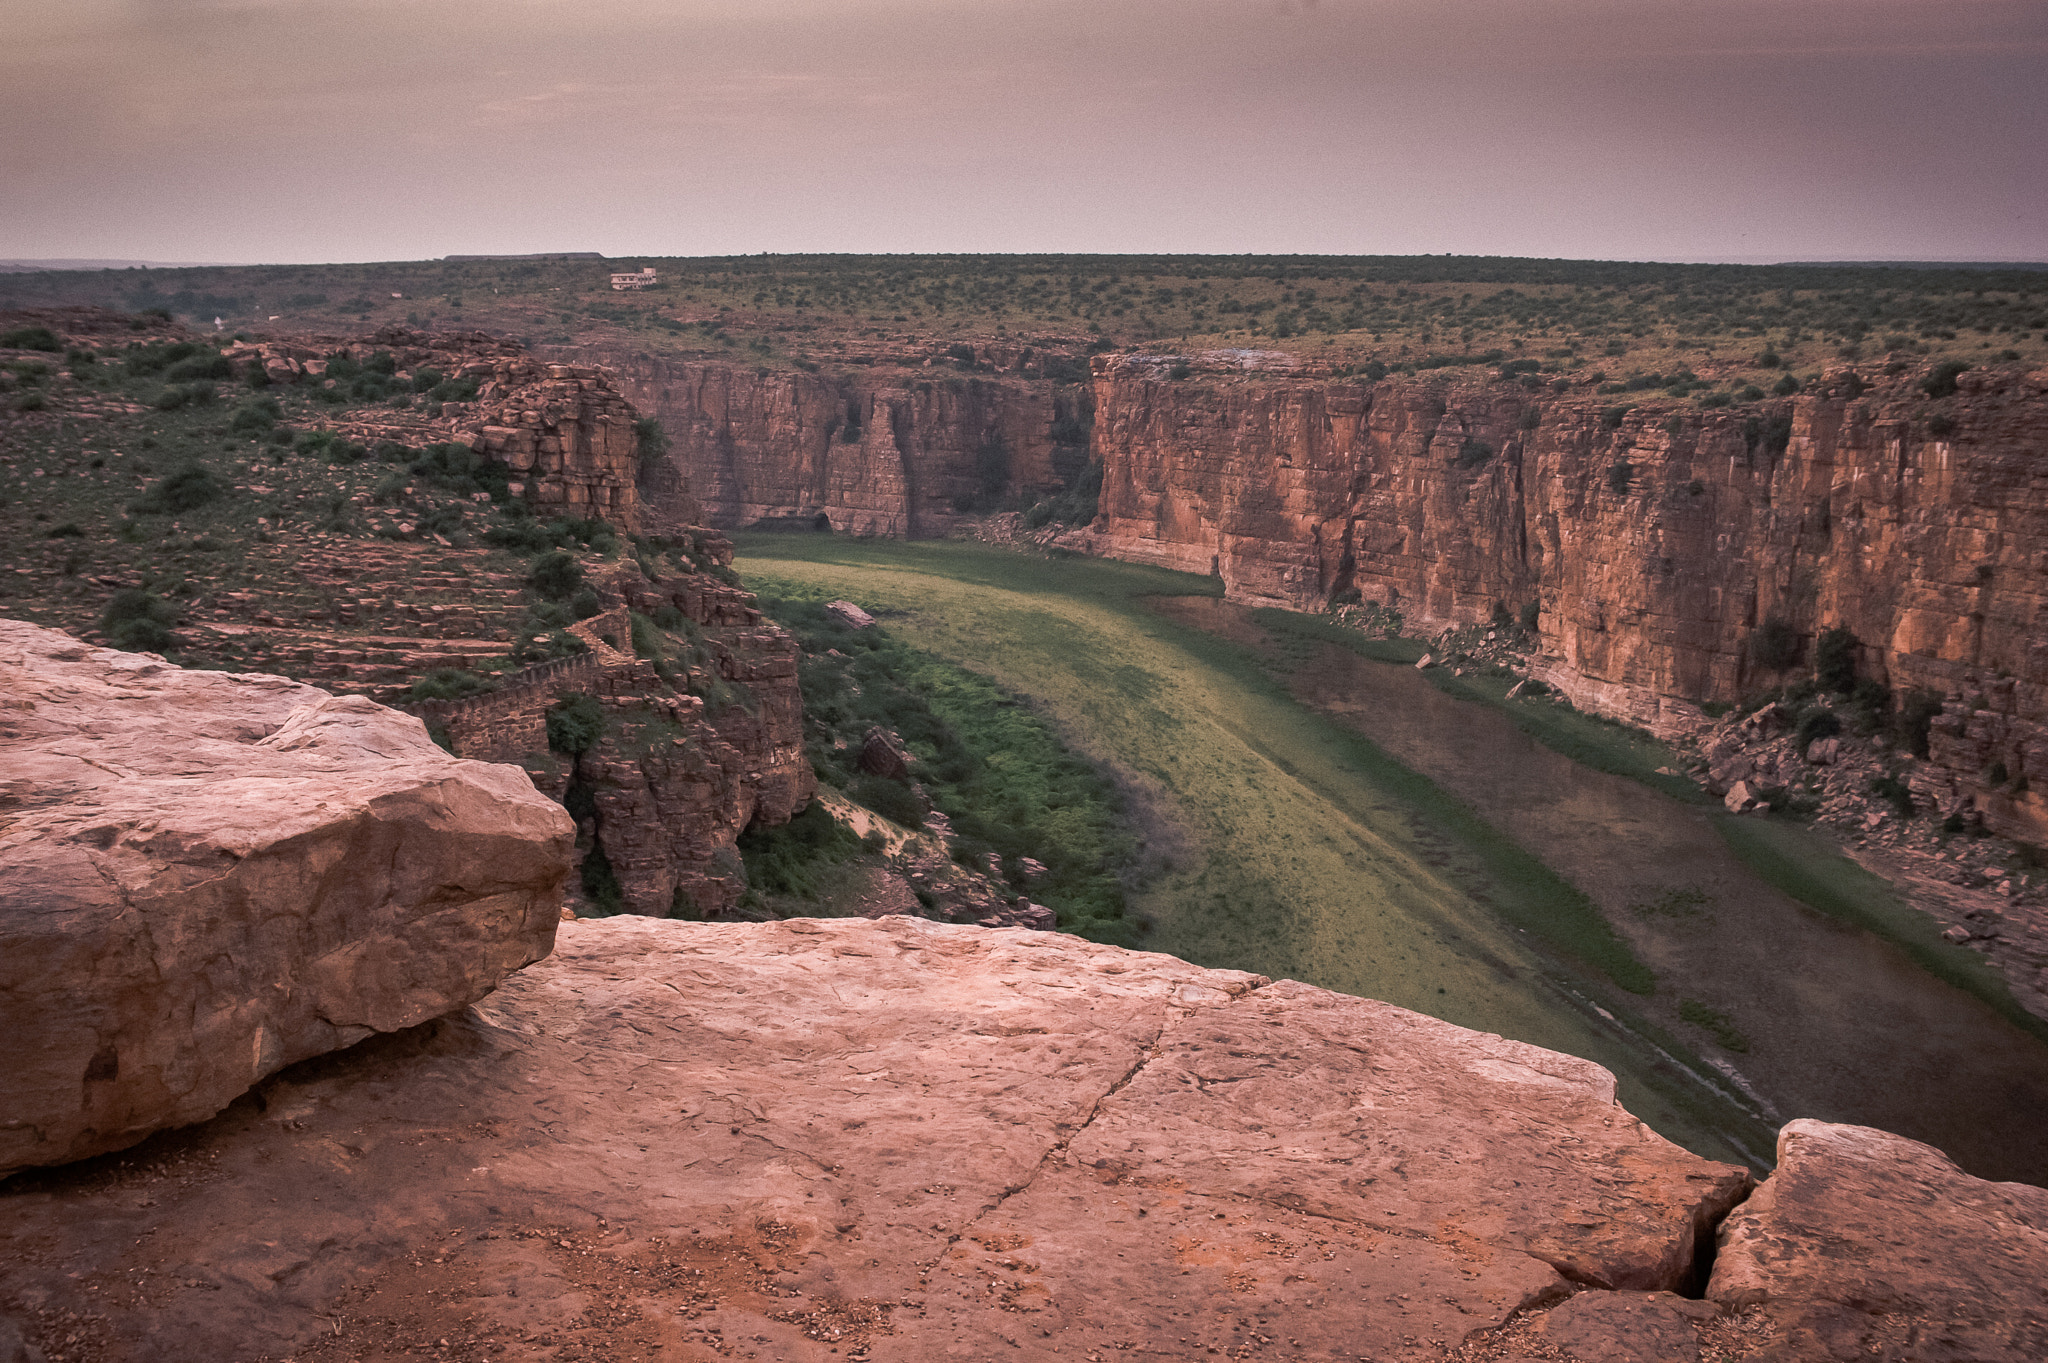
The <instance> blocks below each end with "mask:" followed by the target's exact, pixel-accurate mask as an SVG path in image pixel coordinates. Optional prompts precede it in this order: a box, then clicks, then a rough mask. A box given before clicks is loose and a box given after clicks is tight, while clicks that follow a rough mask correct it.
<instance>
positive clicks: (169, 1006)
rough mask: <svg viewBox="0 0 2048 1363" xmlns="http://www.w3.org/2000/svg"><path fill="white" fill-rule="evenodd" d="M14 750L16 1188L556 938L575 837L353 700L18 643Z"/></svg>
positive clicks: (9, 1112) (9, 1095)
mask: <svg viewBox="0 0 2048 1363" xmlns="http://www.w3.org/2000/svg"><path fill="white" fill-rule="evenodd" d="M0 754H4V758H0V883H4V885H5V891H4V894H0V939H4V942H5V948H4V950H0V1035H5V1036H6V1038H7V1041H8V1046H9V1050H10V1057H9V1060H8V1062H7V1064H6V1066H5V1068H4V1070H0V1174H4V1173H6V1172H9V1171H12V1170H14V1169H17V1168H20V1167H22V1166H25V1165H37V1164H52V1163H57V1162H60V1161H64V1160H74V1159H78V1158H80V1157H82V1156H86V1155H92V1154H97V1153H99V1152H101V1151H106V1150H115V1149H120V1148H122V1147H124V1146H127V1145H131V1144H133V1143H134V1142H136V1141H138V1140H140V1139H142V1138H143V1137H145V1136H147V1135H148V1134H149V1133H151V1132H153V1131H157V1130H160V1129H163V1128H165V1127H171V1126H179V1125H183V1124H186V1123H190V1122H196V1121H202V1120H204V1119H206V1118H208V1117H211V1116H213V1115H214V1114H215V1113H217V1112H219V1111H220V1110H221V1109H222V1108H223V1107H225V1106H227V1105H228V1104H229V1103H230V1102H232V1101H233V1100H234V1099H235V1098H236V1097H237V1096H239V1095H240V1094H242V1093H243V1092H245V1091H246V1090H247V1089H248V1088H249V1086H250V1085H251V1084H253V1083H255V1082H257V1081H258V1080H260V1079H262V1078H263V1077H264V1076H266V1075H268V1074H271V1073H274V1072H275V1071H277V1070H279V1069H281V1068H283V1067H284V1066H286V1065H289V1064H292V1063H294V1062H296V1061H300V1060H304V1059H306V1058H307V1057H309V1056H315V1055H320V1054H322V1053H324V1052H327V1051H331V1050H335V1049H338V1048H340V1047H344V1046H348V1045H350V1044H352V1043H354V1042H356V1041H359V1040H361V1039H363V1038H364V1037H367V1036H369V1035H371V1034H372V1033H374V1032H389V1031H396V1030H399V1029H403V1028H407V1027H411V1026H413V1025H415V1024H417V1023H420V1022H423V1021H425V1020H426V1019H428V1018H432V1017H436V1016H438V1015H440V1014H442V1013H446V1012H448V1011H450V1010H452V1009H458V1008H461V1007H462V1006H463V1005H464V1004H466V1003H469V1002H472V1001H473V1000H475V999H478V998H481V997H482V996H483V995H484V994H486V993H488V992H489V991H490V989H491V988H492V987H493V986H494V985H496V984H497V983H498V981H499V980H501V979H502V978H503V977H504V976H506V975H507V974H509V973H510V972H512V971H514V970H517V969H519V968H520V967H522V966H524V965H526V964H528V963H530V962H532V961H535V960H538V959H540V958H541V957H543V956H545V955H546V954H547V952H548V950H549V948H550V945H551V943H552V941H553V937H554V929H555V925H556V922H557V921H558V913H559V910H558V905H559V902H560V891H561V884H562V880H563V878H564V876H565V875H566V874H567V870H568V865H569V860H568V855H569V848H570V843H571V838H572V836H573V829H572V827H571V824H570V821H569V818H568V816H567V815H566V814H565V813H564V812H563V811H562V810H561V809H560V808H559V807H558V806H556V805H554V804H552V803H551V802H550V801H548V800H546V799H544V798H543V797H542V796H540V795H539V794H538V793H537V792H536V791H535V790H534V789H533V787H532V784H531V783H530V782H529V781H528V780H527V779H526V777H525V775H524V774H523V773H521V772H520V771H519V770H518V769H517V768H512V767H498V766H490V765H486V764H484V763H479V762H461V761H457V760H456V759H454V758H452V757H449V756H448V755H447V754H446V753H444V752H442V751H441V750H440V749H439V748H437V747H435V746H434V745H433V743H432V742H431V741H430V740H429V739H428V738H427V736H426V731H425V729H424V728H423V727H422V726H421V725H420V723H419V721H417V720H415V719H412V718H410V717H408V716H405V715H400V714H398V713H396V712H394V711H391V710H387V709H384V708H383V707H382V706H378V705H375V704H372V703H371V702H370V701H368V700H364V699H362V698H360V697H337V696H332V695H329V694H328V693H326V692H324V691H320V690H317V689H315V688H313V687H310V686H302V685H299V684H298V683H295V682H290V681H286V680H285V679H283V678H281V677H270V676H259V675H231V674H224V673H218V672H189V671H185V670H183V669H180V668H176V667H172V666H170V665H169V664H167V663H165V662H163V661H162V660H161V659H158V658H156V657H154V656H153V655H148V654H131V653H119V652H115V651H113V650H109V649H97V648H91V647H88V646H86V645H84V644H81V643H79V642H77V641H76V640H74V639H72V638H70V637H69V636H68V635H64V634H61V633H58V632H57V631H55V630H47V629H41V628H38V627H36V626H33V625H27V624H23V623H21V622H18V621H0Z"/></svg>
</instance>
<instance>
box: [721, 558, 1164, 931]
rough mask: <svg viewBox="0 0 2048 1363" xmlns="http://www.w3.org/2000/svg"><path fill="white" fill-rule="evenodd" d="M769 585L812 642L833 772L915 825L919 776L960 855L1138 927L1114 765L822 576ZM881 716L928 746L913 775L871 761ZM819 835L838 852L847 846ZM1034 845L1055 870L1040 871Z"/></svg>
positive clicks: (1102, 917) (1085, 927)
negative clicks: (854, 614) (854, 603)
mask: <svg viewBox="0 0 2048 1363" xmlns="http://www.w3.org/2000/svg"><path fill="white" fill-rule="evenodd" d="M758 585H760V586H761V587H762V590H763V596H762V599H761V604H762V608H763V609H764V610H766V611H767V612H768V614H769V615H771V616H772V617H773V618H774V619H776V620H777V621H778V622H779V623H781V624H782V625H784V626H785V627H786V628H788V629H789V630H790V631H792V632H793V633H794V634H795V635H796V636H797V638H798V639H799V640H800V641H801V642H802V644H803V647H804V653H805V657H804V659H803V662H802V664H801V666H800V668H799V672H798V678H799V681H800V683H801V685H802V687H803V693H804V712H805V717H806V721H807V725H808V728H807V733H806V743H807V748H808V751H809V754H810V758H811V764H812V765H813V766H814V767H815V768H816V769H817V771H818V775H819V777H820V778H821V779H822V780H824V781H826V782H828V783H830V784H832V785H835V786H838V787H839V788H841V789H842V790H845V791H846V792H847V793H848V794H849V795H850V796H851V797H852V798H853V799H855V800H857V801H859V802H860V803H862V804H864V805H866V806H867V807H868V808H870V809H873V810H874V811H875V812H876V813H878V814H881V815H883V816H884V817H886V818H889V819H891V820H893V821H895V822H896V823H899V824H902V825H903V826H905V827H908V828H916V827H918V826H920V825H921V824H922V823H923V820H924V808H923V806H922V804H921V803H920V801H919V798H918V796H917V795H916V794H915V793H914V792H913V791H912V790H911V788H910V784H909V782H910V781H911V780H914V781H916V782H917V784H918V785H919V786H921V787H922V788H923V791H924V797H925V799H926V800H928V801H929V802H930V805H931V807H932V808H933V809H935V810H937V811H939V812H940V813H942V814H944V815H945V816H946V817H947V819H948V820H950V821H951V823H952V827H953V832H954V835H955V836H954V838H953V840H952V845H953V850H954V855H955V857H956V858H958V859H959V860H962V861H964V862H966V863H968V864H970V865H974V866H977V867H978V866H980V865H981V864H983V863H984V861H985V860H986V858H987V857H988V856H989V855H990V854H991V853H992V854H994V855H995V856H996V857H997V858H998V859H999V862H1000V865H1001V867H1002V873H1003V875H1004V877H1005V878H1006V879H1008V881H1009V882H1010V885H1011V887H1012V888H1013V889H1014V890H1015V891H1017V892H1018V893H1028V894H1029V895H1030V896H1031V898H1032V899H1034V900H1036V901H1037V902H1039V903H1042V904H1045V905H1046V906H1048V907H1049V908H1051V909H1052V910H1053V911H1054V913H1055V914H1056V915H1057V917H1058V920H1059V924H1060V926H1061V927H1062V928H1063V929H1066V930H1068V931H1071V932H1078V933H1081V934H1082V935H1084V936H1088V937H1091V938H1094V939H1096V940H1098V941H1126V942H1128V941H1131V940H1133V936H1132V929H1131V925H1130V924H1128V923H1127V922H1126V921H1125V917H1124V887H1123V877H1124V876H1125V875H1126V874H1127V873H1128V872H1129V871H1130V870H1131V859H1132V853H1133V840H1132V837H1131V834H1130V831H1129V829H1128V827H1127V826H1126V824H1125V821H1124V818H1123V814H1122V800H1121V798H1120V797H1119V796H1118V793H1117V790H1116V788H1115V786H1114V785H1113V784H1112V783H1111V782H1110V781H1109V780H1108V779H1106V778H1105V777H1104V776H1103V775H1102V774H1100V773H1099V772H1098V771H1097V770H1096V769H1095V768H1094V767H1093V766H1092V765H1091V764H1089V763H1088V762H1086V761H1083V760H1082V759H1080V758H1078V757H1076V756H1075V755H1074V754H1072V753H1070V752H1069V751H1067V749H1066V747H1065V746H1064V745H1063V744H1062V743H1061V741H1060V739H1059V736H1058V735H1057V734H1056V733H1055V732H1054V730H1053V729H1052V727H1051V726H1050V725H1049V724H1047V723H1046V722H1045V720H1044V719H1042V718H1040V717H1039V716H1037V715H1035V714H1033V713H1032V712H1031V710H1030V709H1028V708H1027V707H1026V706H1024V705H1023V704H1022V703H1021V702H1020V701H1019V699H1018V698H1017V697H1016V696H1015V695H1013V694H1011V693H1009V692H1007V691H1005V690H1004V689H1003V688H1002V687H1000V686H998V685H996V684H995V683H993V682H991V681H990V680H989V679H988V678H986V677H983V676H979V675H977V674H976V673H974V672H970V671H968V670H967V669H966V668H963V667H960V666H958V665H956V664H953V663H949V662H946V661H943V660H942V659H940V658H936V657H933V656H932V655H931V654H929V653H926V652H924V651H922V650H919V649H917V648H913V647H911V646H910V645H909V644H907V643H905V642H904V641H903V640H901V639H899V638H898V637H896V634H895V633H894V631H893V630H891V629H890V628H888V627H887V626H882V625H876V626H871V627H869V628H867V629H862V630H855V629H850V628H848V627H847V626H846V625H845V624H844V623H842V622H841V621H839V619H838V618H837V617H836V616H833V615H831V614H830V613H829V612H827V611H826V610H825V609H824V603H825V602H826V601H827V600H829V599H831V595H832V594H831V593H829V592H827V591H826V590H825V589H823V588H817V587H802V586H798V585H796V584H784V583H782V582H771V581H769V580H766V579H763V580H761V581H760V583H759V584H758ZM835 650H836V651H837V653H838V654H839V656H837V657H835V656H833V652H834V651H835ZM877 727H879V728H883V729H887V730H890V731H892V732H893V733H895V734H896V735H898V736H899V737H900V738H901V739H902V741H903V743H904V745H905V746H906V747H907V748H908V749H909V751H910V752H911V753H912V754H913V755H914V756H915V757H916V758H917V759H918V760H917V763H916V765H915V766H914V767H913V768H912V769H911V772H910V775H909V777H908V778H907V779H905V780H892V779H890V778H888V777H884V776H878V775H875V774H873V773H869V772H863V771H861V770H859V768H858V765H857V764H858V760H859V757H860V751H861V744H862V742H863V740H864V739H865V737H866V735H867V733H868V732H869V730H871V729H873V728H877ZM817 845H818V846H819V847H820V849H821V851H824V852H826V853H829V852H830V850H831V848H832V847H834V846H836V844H834V843H830V842H823V843H819V844H817ZM778 850H779V852H780V854H782V855H784V856H785V859H787V849H778ZM1027 859H1029V860H1035V861H1037V862H1038V863H1040V864H1041V865H1042V866H1044V867H1045V868H1046V869H1045V871H1044V873H1043V874H1042V875H1041V876H1039V877H1037V878H1032V877H1029V876H1027V875H1026V872H1025V868H1024V865H1023V863H1024V862H1025V861H1026V860H1027Z"/></svg>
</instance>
